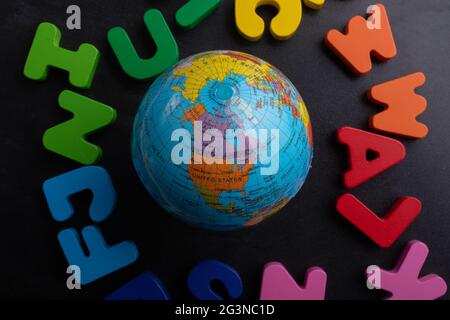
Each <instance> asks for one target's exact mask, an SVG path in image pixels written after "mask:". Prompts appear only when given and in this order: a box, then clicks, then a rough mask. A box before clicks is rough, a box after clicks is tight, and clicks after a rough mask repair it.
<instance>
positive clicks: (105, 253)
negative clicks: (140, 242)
mask: <svg viewBox="0 0 450 320" xmlns="http://www.w3.org/2000/svg"><path fill="white" fill-rule="evenodd" d="M81 235H82V238H83V240H84V241H85V242H86V247H87V249H88V251H89V256H86V255H85V253H84V251H83V247H82V246H81V239H80V237H79V235H78V232H77V231H75V229H65V230H62V231H61V232H60V233H59V234H58V240H59V244H60V245H61V248H62V249H63V251H64V255H65V256H66V259H67V261H68V263H69V265H77V266H79V267H80V269H81V284H88V283H90V282H93V281H95V280H97V279H99V278H101V277H104V276H106V275H107V274H110V273H112V272H114V271H117V270H119V269H122V268H123V267H126V266H128V265H130V264H132V263H133V262H134V261H136V259H137V258H138V256H139V253H138V250H137V248H136V245H135V244H134V243H133V242H132V241H123V242H121V243H119V244H116V245H114V246H112V247H109V246H108V245H107V244H106V243H105V239H104V238H103V235H102V233H101V232H100V230H99V229H97V228H96V227H94V226H87V227H85V228H84V229H83V230H82V231H81Z"/></svg>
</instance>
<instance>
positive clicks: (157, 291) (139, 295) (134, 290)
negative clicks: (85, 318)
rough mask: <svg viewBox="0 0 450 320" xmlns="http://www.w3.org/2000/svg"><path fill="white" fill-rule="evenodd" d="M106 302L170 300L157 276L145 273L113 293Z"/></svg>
mask: <svg viewBox="0 0 450 320" xmlns="http://www.w3.org/2000/svg"><path fill="white" fill-rule="evenodd" d="M105 300H122V301H124V300H169V294H168V293H167V291H166V288H165V287H164V285H163V284H162V283H161V281H160V280H159V278H158V277H157V276H156V275H154V274H153V273H151V272H145V273H143V274H141V275H140V276H137V277H136V278H134V279H133V280H131V281H130V282H128V283H127V284H125V285H124V286H122V287H120V288H119V289H117V290H116V291H114V292H113V293H111V294H110V295H109V296H107V297H106V298H105Z"/></svg>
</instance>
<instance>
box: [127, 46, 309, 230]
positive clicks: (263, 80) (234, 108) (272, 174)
mask: <svg viewBox="0 0 450 320" xmlns="http://www.w3.org/2000/svg"><path fill="white" fill-rule="evenodd" d="M312 155H313V140H312V131H311V124H310V120H309V116H308V111H307V109H306V107H305V104H304V102H303V100H302V98H301V96H300V94H299V93H298V91H297V89H296V88H295V87H294V85H293V84H292V83H291V82H290V81H289V80H288V79H287V78H286V77H285V76H284V75H283V74H282V73H281V72H280V71H279V70H277V69H276V68H275V67H273V66H272V65H270V64H269V63H267V62H265V61H263V60H261V59H259V58H256V57H254V56H252V55H249V54H245V53H240V52H234V51H211V52H206V53H200V54H197V55H194V56H191V57H189V58H187V59H185V60H183V61H181V62H179V63H178V64H177V65H175V66H174V67H172V68H170V69H169V70H167V71H166V72H164V73H163V74H161V75H160V76H159V77H158V78H157V79H156V80H155V81H154V82H153V84H152V85H151V86H150V89H149V90H148V92H147V94H146V95H145V97H144V99H143V101H142V103H141V106H140V108H139V111H138V113H137V115H136V118H135V122H134V128H133V136H132V157H133V163H134V166H135V168H136V171H137V174H138V176H139V177H140V179H141V181H142V182H143V184H144V185H145V187H146V189H147V190H148V192H149V193H150V195H151V196H152V197H153V199H154V200H155V201H156V202H157V203H158V204H159V205H160V206H161V207H162V208H164V209H165V210H166V211H167V212H169V213H171V214H173V215H174V216H176V217H177V218H179V219H181V220H183V221H185V222H188V223H191V224H194V225H198V226H201V227H204V228H208V229H215V230H231V229H238V228H242V227H246V226H251V225H255V224H257V223H259V222H261V221H262V220H264V219H266V218H267V217H269V216H271V215H273V214H274V213H276V212H278V211H279V210H280V209H281V208H283V206H285V205H286V204H287V203H288V202H289V200H291V199H292V198H293V197H294V196H295V195H296V194H297V192H298V191H299V190H300V188H301V187H302V185H303V183H304V181H305V179H306V176H307V174H308V171H309V169H310V166H311V161H312Z"/></svg>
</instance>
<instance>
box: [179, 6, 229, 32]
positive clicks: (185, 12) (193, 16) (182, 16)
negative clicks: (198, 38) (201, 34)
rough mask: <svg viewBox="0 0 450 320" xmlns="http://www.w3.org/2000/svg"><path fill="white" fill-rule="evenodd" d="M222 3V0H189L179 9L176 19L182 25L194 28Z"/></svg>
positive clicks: (186, 27)
mask: <svg viewBox="0 0 450 320" xmlns="http://www.w3.org/2000/svg"><path fill="white" fill-rule="evenodd" d="M219 5H220V0H189V1H188V2H187V3H186V4H185V5H184V6H182V7H181V8H180V9H178V11H177V13H176V15H175V19H176V21H177V23H178V25H180V26H181V27H183V28H185V29H192V28H194V27H195V26H196V25H197V24H199V23H200V22H202V21H203V20H204V19H205V18H206V17H207V16H209V15H210V14H211V13H213V11H214V10H216V9H217V7H218V6H219Z"/></svg>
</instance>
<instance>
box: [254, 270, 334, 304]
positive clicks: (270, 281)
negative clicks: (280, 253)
mask: <svg viewBox="0 0 450 320" xmlns="http://www.w3.org/2000/svg"><path fill="white" fill-rule="evenodd" d="M326 286H327V274H326V273H325V271H324V270H323V269H321V268H318V267H313V268H309V269H308V270H307V271H306V275H305V285H304V286H303V287H301V286H299V285H298V284H297V283H296V282H295V280H294V279H293V278H292V276H291V275H290V274H289V272H288V271H287V270H286V268H285V267H284V266H283V265H282V264H281V263H278V262H270V263H268V264H266V265H265V266H264V273H263V279H262V284H261V294H260V300H324V299H325V291H326Z"/></svg>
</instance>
